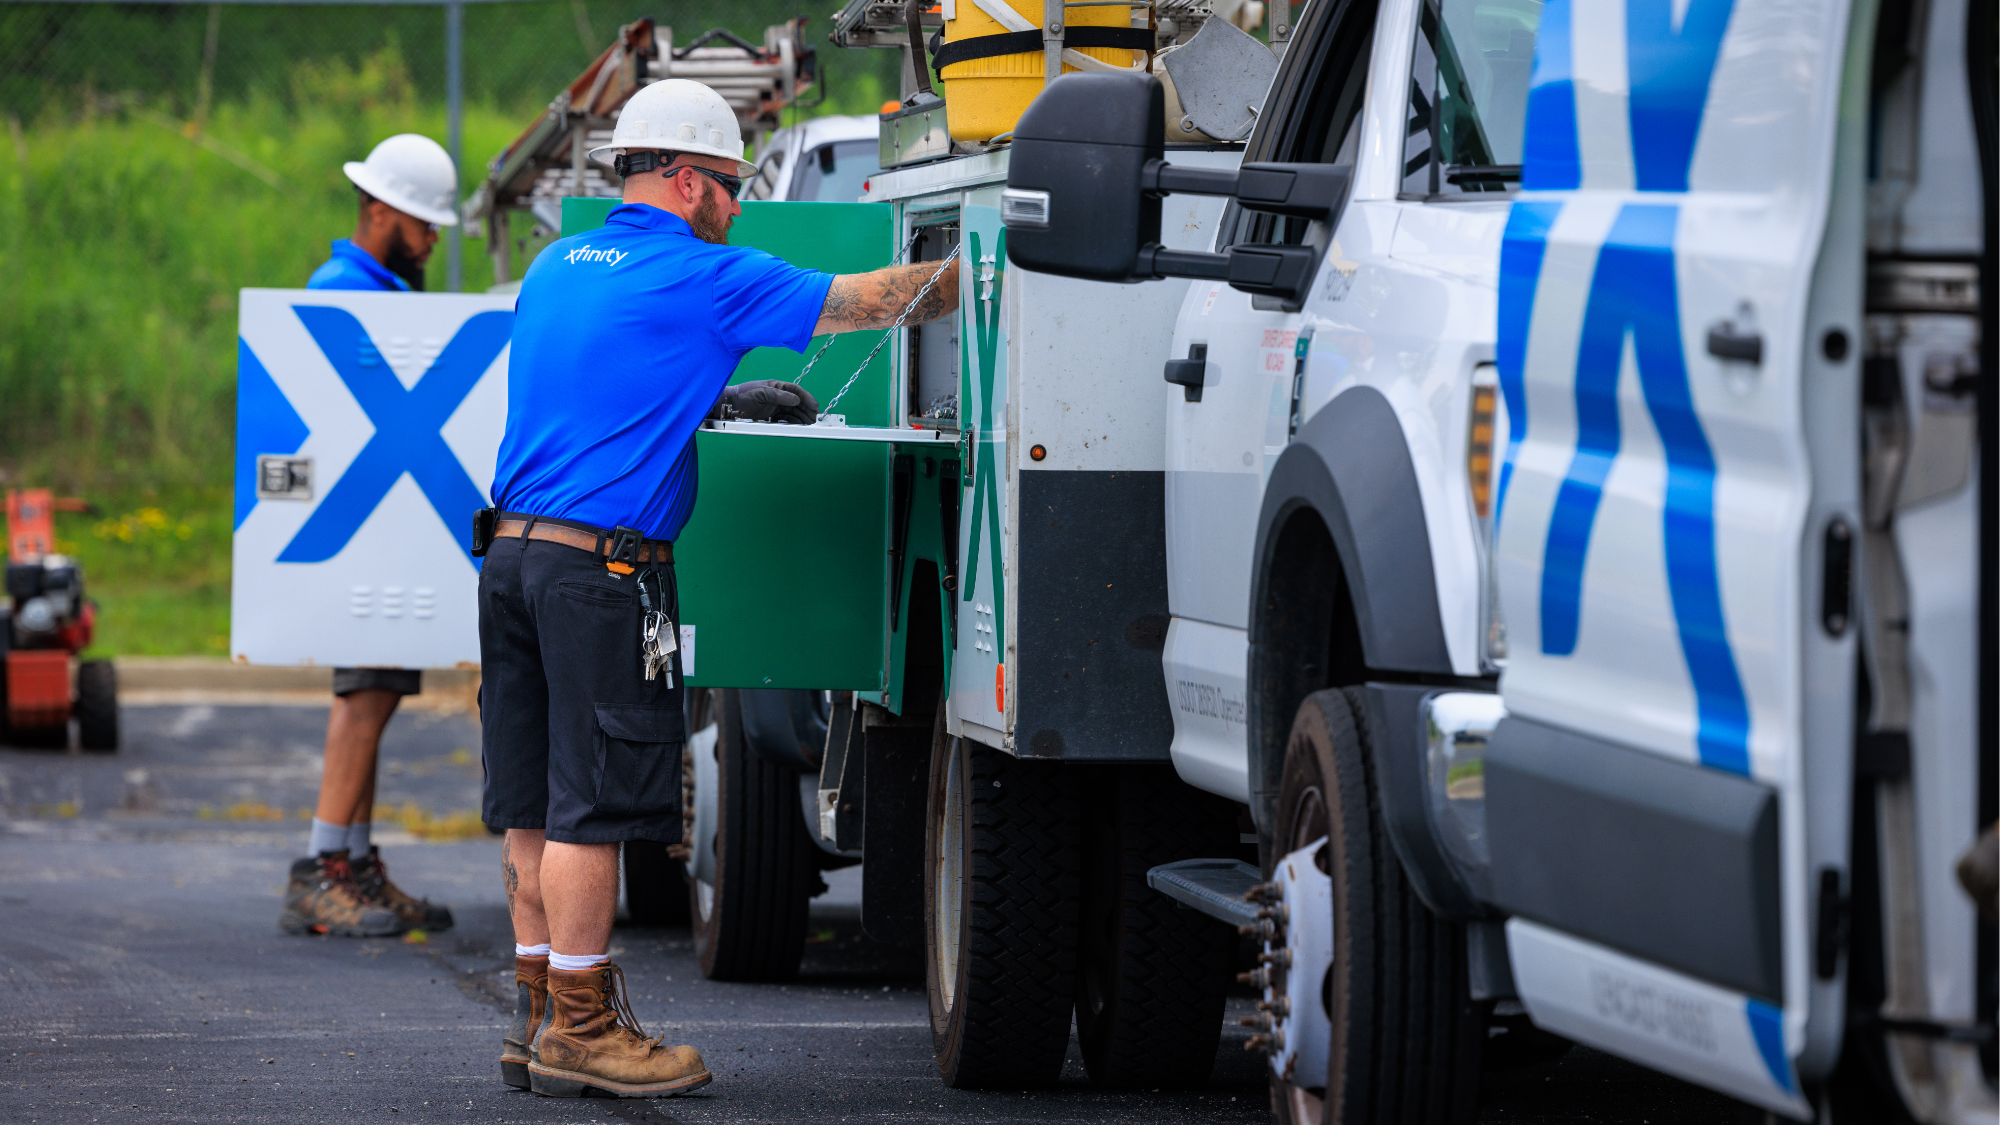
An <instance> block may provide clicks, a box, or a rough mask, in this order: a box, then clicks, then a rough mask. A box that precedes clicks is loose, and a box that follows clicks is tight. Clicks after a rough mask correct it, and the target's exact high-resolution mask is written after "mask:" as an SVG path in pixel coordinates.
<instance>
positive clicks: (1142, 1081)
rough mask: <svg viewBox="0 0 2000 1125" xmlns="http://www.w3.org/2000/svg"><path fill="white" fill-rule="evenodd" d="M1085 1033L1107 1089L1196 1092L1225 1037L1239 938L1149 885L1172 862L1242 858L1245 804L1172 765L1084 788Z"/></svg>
mask: <svg viewBox="0 0 2000 1125" xmlns="http://www.w3.org/2000/svg"><path fill="white" fill-rule="evenodd" d="M1077 803H1078V814H1079V820H1080V822H1081V823H1080V827H1079V834H1080V844H1081V848H1082V890H1081V898H1080V901H1079V906H1078V916H1079V921H1078V925H1077V953H1076V961H1077V967H1076V1035H1077V1041H1078V1044H1079V1045H1080V1046H1081V1048H1082V1051H1083V1064H1084V1068H1085V1069H1086V1070H1087V1071H1088V1072H1089V1073H1090V1080H1091V1081H1092V1082H1094V1083H1096V1084H1097V1085H1099V1086H1113V1087H1145V1088H1148V1089H1152V1088H1159V1087H1186V1086H1197V1085H1201V1084H1202V1083H1205V1082H1207V1081H1208V1076H1209V1071H1210V1070H1211V1069H1212V1068H1213V1067H1214V1065H1215V1050H1216V1045H1217V1043H1218V1042H1219V1041H1220V1040H1221V1038H1222V1011H1223V1006H1224V1003H1225V1001H1226V998H1227V992H1228V988H1229V983H1230V972H1229V970H1230V958H1231V955H1232V954H1233V953H1234V952H1235V949H1236V937H1237V935H1236V931H1235V929H1233V928H1232V927H1230V926H1229V925H1227V924H1226V923H1223V922H1218V921H1216V920H1214V919H1212V918H1208V917H1206V916H1204V915H1200V914H1196V913H1194V912H1193V911H1191V910H1183V909H1181V908H1180V907H1179V906H1178V905H1177V904H1176V903H1175V902H1174V901H1173V900H1172V899H1170V898H1168V897H1167V896H1165V895H1163V894H1161V893H1159V892H1158V891H1156V890H1154V889H1153V888H1151V887H1149V886H1147V885H1146V872H1147V871H1148V870H1150V869H1151V868H1154V867H1157V866H1159V865H1160V864H1162V863H1172V862H1174V861H1176V860H1182V859H1201V858H1214V857H1217V856H1229V855H1233V854H1234V853H1235V852H1236V851H1237V844H1236V839H1237V824H1236V815H1235V806H1233V805H1231V804H1229V803H1228V802H1226V801H1224V800H1222V799H1221V798H1219V797H1214V796H1211V795H1209V794H1207V793H1203V792H1201V791H1200V790H1198V789H1195V788H1193V787H1192V786H1189V785H1187V784H1185V783H1184V782H1182V781H1181V780H1180V778H1178V777H1177V776H1175V774H1174V771H1173V769H1172V767H1168V766H1133V767H1122V768H1114V769H1102V770H1094V771H1092V772H1091V773H1090V774H1088V775H1086V776H1085V777H1084V778H1083V779H1082V780H1081V781H1080V784H1079V792H1078V802H1077Z"/></svg>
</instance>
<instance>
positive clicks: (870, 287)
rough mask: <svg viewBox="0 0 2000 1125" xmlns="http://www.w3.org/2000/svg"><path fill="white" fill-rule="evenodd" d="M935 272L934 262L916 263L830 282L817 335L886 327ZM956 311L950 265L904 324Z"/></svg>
mask: <svg viewBox="0 0 2000 1125" xmlns="http://www.w3.org/2000/svg"><path fill="white" fill-rule="evenodd" d="M937 269H938V267H937V263H935V262H917V263H914V264H912V265H907V266H890V267H888V268H886V269H879V270H876V271H874V272H873V273H855V274H844V275H842V276H840V277H836V278H834V279H833V287H832V288H831V289H828V290H827V294H826V304H825V306H824V307H823V308H822V309H821V310H820V317H819V325H818V328H817V331H818V332H855V331H865V330H867V329H871V328H887V327H889V326H890V325H892V324H894V323H896V318H897V317H898V316H901V315H902V313H903V309H904V308H905V307H906V306H908V305H909V303H910V301H911V299H913V298H914V297H916V295H917V294H918V293H919V292H920V291H922V289H923V287H924V283H925V282H927V281H929V280H930V279H931V275H932V274H934V273H936V272H937ZM957 307H958V263H956V262H953V263H952V264H951V267H950V268H949V269H947V270H945V272H944V276H942V277H940V278H938V282H937V284H936V285H934V286H932V287H931V291H930V292H929V293H926V294H924V299H923V300H922V301H921V302H919V303H918V305H917V307H916V308H915V309H913V310H911V312H910V318H909V320H908V321H907V322H906V323H909V324H922V323H924V322H925V321H929V320H936V319H937V318H938V317H940V316H943V315H944V314H945V313H948V312H950V311H951V310H952V309H954V308H957Z"/></svg>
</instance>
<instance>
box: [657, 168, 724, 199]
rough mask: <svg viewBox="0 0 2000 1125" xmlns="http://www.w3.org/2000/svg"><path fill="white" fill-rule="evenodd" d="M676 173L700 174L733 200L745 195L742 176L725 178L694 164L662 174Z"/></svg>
mask: <svg viewBox="0 0 2000 1125" xmlns="http://www.w3.org/2000/svg"><path fill="white" fill-rule="evenodd" d="M676 172H699V173H701V174H702V175H704V176H707V177H708V178H709V179H711V180H714V181H715V182H716V183H718V184H721V185H722V190H723V191H726V192H728V193H729V198H731V199H735V198H736V197H737V196H739V195H741V194H743V177H741V176H725V175H723V174H722V173H720V172H711V171H709V170H708V169H706V168H700V167H696V166H695V165H693V164H681V165H677V166H675V167H672V168H668V169H666V170H665V171H663V172H661V173H660V174H661V175H662V176H672V175H673V174H674V173H676Z"/></svg>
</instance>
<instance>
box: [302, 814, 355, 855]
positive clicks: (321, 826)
mask: <svg viewBox="0 0 2000 1125" xmlns="http://www.w3.org/2000/svg"><path fill="white" fill-rule="evenodd" d="M346 846H347V825H345V824H328V823H327V822H326V821H324V820H321V819H320V818H318V817H313V826H312V836H311V838H310V839H309V840H308V842H307V843H306V852H307V854H309V855H325V854H326V853H328V852H337V851H339V850H341V849H342V848H345V847H346Z"/></svg>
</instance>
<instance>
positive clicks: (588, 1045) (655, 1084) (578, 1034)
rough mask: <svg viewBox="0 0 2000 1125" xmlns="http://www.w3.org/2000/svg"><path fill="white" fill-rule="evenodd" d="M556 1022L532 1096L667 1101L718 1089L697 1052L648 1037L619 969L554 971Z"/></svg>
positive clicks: (543, 1046)
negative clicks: (634, 1012)
mask: <svg viewBox="0 0 2000 1125" xmlns="http://www.w3.org/2000/svg"><path fill="white" fill-rule="evenodd" d="M549 1009H550V1012H551V1016H550V1018H549V1020H548V1022H547V1024H546V1026H544V1027H543V1028H542V1033H541V1035H540V1036H538V1037H537V1038H536V1039H535V1049H534V1059H533V1061H532V1062H530V1063H529V1064H528V1078H529V1082H530V1088H531V1089H533V1090H534V1091H535V1093H537V1094H547V1095H548V1096H550V1097H552V1098H584V1097H592V1096H595V1097H600V1098H665V1097H671V1096H673V1095H675V1094H685V1093H687V1092H688V1091H689V1090H699V1089H701V1088H702V1087H703V1086H706V1085H708V1084H709V1082H711V1081H713V1079H714V1076H713V1075H711V1074H709V1073H708V1067H706V1066H704V1065H702V1061H701V1052H700V1051H697V1050H695V1049H694V1048H693V1047H663V1046H661V1045H660V1041H659V1040H658V1039H656V1038H655V1039H649V1038H647V1037H646V1033H645V1029H644V1028H641V1027H640V1026H639V1021H638V1019H637V1018H636V1017H634V1016H633V1015H632V1006H631V1004H630V1003H628V1002H627V1001H626V999H625V974H624V973H623V972H622V971H621V970H620V969H619V968H618V966H616V965H612V964H608V963H607V964H603V965H599V966H597V967H596V968H594V969H585V970H583V971H582V972H578V973H570V972H564V971H563V970H561V969H550V970H549Z"/></svg>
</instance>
